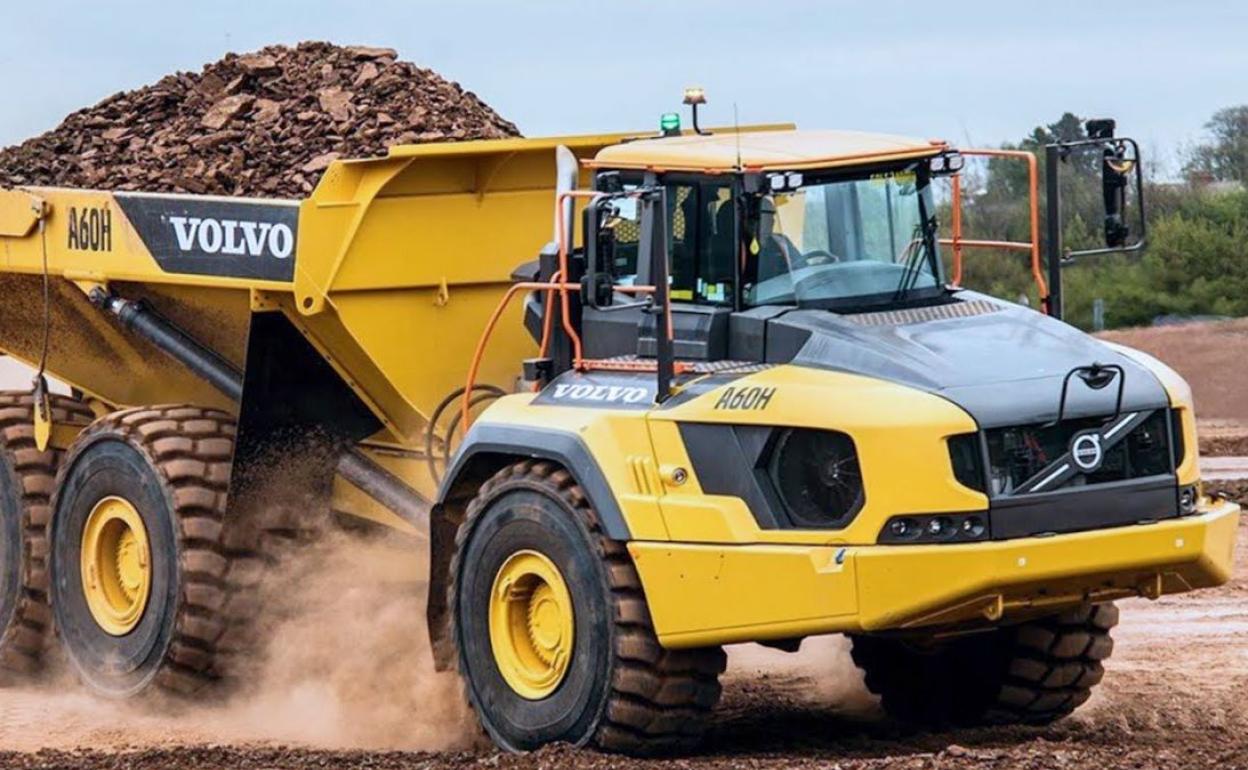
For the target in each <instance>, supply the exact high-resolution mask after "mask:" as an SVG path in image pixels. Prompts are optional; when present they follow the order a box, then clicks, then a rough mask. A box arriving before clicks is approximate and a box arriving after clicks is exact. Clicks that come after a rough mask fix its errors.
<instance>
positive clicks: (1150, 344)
mask: <svg viewBox="0 0 1248 770" xmlns="http://www.w3.org/2000/svg"><path fill="white" fill-rule="evenodd" d="M1099 336H1101V337H1103V338H1105V339H1107V340H1112V341H1114V342H1117V343H1119V344H1122V345H1127V346H1129V347H1133V348H1136V349H1139V350H1143V351H1144V352H1146V353H1149V354H1150V355H1153V356H1156V357H1157V358H1160V359H1161V360H1162V361H1165V362H1166V363H1167V364H1169V365H1170V366H1172V367H1174V369H1175V371H1177V372H1178V373H1179V374H1181V375H1182V376H1183V378H1184V379H1185V380H1187V382H1188V384H1189V385H1191V386H1192V395H1193V397H1194V398H1195V401H1196V414H1197V416H1198V417H1199V418H1200V452H1201V454H1203V455H1248V386H1246V385H1245V384H1244V380H1243V373H1242V371H1241V369H1242V367H1241V366H1240V365H1239V362H1240V361H1241V360H1242V358H1243V356H1244V355H1245V354H1248V318H1240V319H1237V320H1234V321H1221V322H1215V323H1197V324H1182V325H1178V326H1157V327H1146V328H1140V329H1117V330H1114V331H1110V332H1104V333H1102V334H1101V335H1099Z"/></svg>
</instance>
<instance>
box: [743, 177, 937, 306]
mask: <svg viewBox="0 0 1248 770" xmlns="http://www.w3.org/2000/svg"><path fill="white" fill-rule="evenodd" d="M919 168H921V167H919V166H912V167H909V168H906V169H897V170H893V171H887V172H879V173H873V174H871V175H870V176H866V177H859V178H854V179H844V178H841V179H835V180H832V179H829V180H824V181H820V180H818V179H810V178H806V179H802V178H801V177H800V176H799V175H797V174H788V175H785V177H784V179H782V180H781V181H780V183H779V184H778V185H773V191H772V192H770V193H768V194H765V195H760V196H757V197H756V198H755V199H754V203H755V205H754V206H752V207H751V208H752V209H753V210H752V211H750V216H749V221H748V222H747V230H748V232H749V233H750V234H751V235H752V236H753V237H752V238H750V240H749V246H748V250H749V253H750V257H749V258H747V259H746V268H747V269H746V275H745V280H744V282H743V283H744V285H743V288H744V300H745V304H746V305H776V304H797V305H810V306H820V307H834V306H858V305H873V304H885V303H896V302H903V301H906V300H912V299H920V298H925V297H929V296H931V295H933V294H934V293H937V292H939V291H940V290H941V284H942V281H941V275H940V270H941V268H940V260H939V259H938V258H937V254H936V252H935V249H936V243H935V237H934V234H935V226H936V224H935V217H934V214H935V206H934V204H933V201H932V192H931V186H930V185H929V184H928V178H927V173H926V169H922V173H921V174H920V172H919V171H918V170H917V169H919ZM786 185H788V186H790V189H786V188H785V186H786ZM777 186H778V187H779V189H775V187H777Z"/></svg>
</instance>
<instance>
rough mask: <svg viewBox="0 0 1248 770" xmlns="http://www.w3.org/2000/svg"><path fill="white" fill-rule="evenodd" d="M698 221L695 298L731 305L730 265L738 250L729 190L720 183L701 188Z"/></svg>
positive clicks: (731, 272)
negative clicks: (699, 217) (699, 219)
mask: <svg viewBox="0 0 1248 770" xmlns="http://www.w3.org/2000/svg"><path fill="white" fill-rule="evenodd" d="M701 192H702V195H701V198H702V202H701V206H700V207H699V209H700V214H701V221H700V222H699V226H698V279H697V283H696V286H695V291H696V294H697V298H698V300H699V301H701V302H705V303H709V304H717V305H718V304H728V303H731V302H732V288H733V280H734V277H735V272H736V271H735V269H734V267H733V262H734V260H736V258H737V253H738V248H737V244H736V240H735V238H734V234H735V214H736V212H735V210H734V207H733V203H732V188H731V187H729V186H728V185H723V184H704V185H702V190H701Z"/></svg>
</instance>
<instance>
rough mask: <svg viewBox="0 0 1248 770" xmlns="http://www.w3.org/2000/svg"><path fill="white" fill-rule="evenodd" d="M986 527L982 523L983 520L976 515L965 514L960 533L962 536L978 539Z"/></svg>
mask: <svg viewBox="0 0 1248 770" xmlns="http://www.w3.org/2000/svg"><path fill="white" fill-rule="evenodd" d="M986 529H987V527H986V526H985V525H984V520H983V519H981V518H979V517H978V516H967V517H966V518H965V519H963V520H962V535H963V536H964V537H968V538H974V539H976V540H978V539H979V538H981V537H983V536H984V531H985V530H986Z"/></svg>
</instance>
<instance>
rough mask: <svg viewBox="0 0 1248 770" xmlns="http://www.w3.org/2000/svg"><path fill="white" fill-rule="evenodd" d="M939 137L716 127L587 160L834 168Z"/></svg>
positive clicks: (916, 149)
mask: <svg viewBox="0 0 1248 770" xmlns="http://www.w3.org/2000/svg"><path fill="white" fill-rule="evenodd" d="M945 147H946V145H945V143H944V142H929V141H925V140H922V139H911V138H908V137H904V136H894V135H891V134H868V133H863V132H860V131H798V130H785V131H760V132H756V133H742V134H737V133H735V132H731V131H729V132H719V133H712V134H711V135H710V136H680V137H670V138H663V139H650V140H645V141H638V142H628V143H626V144H614V145H611V146H609V147H606V148H605V149H603V150H602V151H601V152H599V153H598V155H597V156H595V158H594V160H593V162H592V164H591V165H593V166H595V167H599V168H639V169H647V168H649V169H656V170H664V171H711V172H714V171H720V172H724V171H731V170H733V169H737V168H744V169H751V170H770V169H780V170H790V169H810V168H833V167H836V166H845V165H850V164H853V163H863V162H867V161H870V162H886V161H890V160H905V159H908V158H922V157H925V156H929V155H935V154H937V153H938V152H940V151H942V150H944V149H945Z"/></svg>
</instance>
